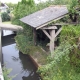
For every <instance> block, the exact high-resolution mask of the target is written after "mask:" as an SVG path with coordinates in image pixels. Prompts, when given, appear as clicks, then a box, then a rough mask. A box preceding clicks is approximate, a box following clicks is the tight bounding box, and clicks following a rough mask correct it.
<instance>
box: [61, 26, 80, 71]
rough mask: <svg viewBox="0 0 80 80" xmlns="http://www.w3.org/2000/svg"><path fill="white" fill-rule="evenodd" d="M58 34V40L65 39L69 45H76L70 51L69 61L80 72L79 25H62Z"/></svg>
mask: <svg viewBox="0 0 80 80" xmlns="http://www.w3.org/2000/svg"><path fill="white" fill-rule="evenodd" d="M60 36H61V37H60V42H62V41H65V40H67V41H69V43H70V44H71V45H74V44H76V45H78V46H77V47H74V48H73V49H72V51H71V52H70V63H71V64H72V65H74V67H75V69H76V71H77V72H80V70H79V67H80V25H76V26H73V25H70V26H64V27H63V30H62V32H61V35H60Z"/></svg>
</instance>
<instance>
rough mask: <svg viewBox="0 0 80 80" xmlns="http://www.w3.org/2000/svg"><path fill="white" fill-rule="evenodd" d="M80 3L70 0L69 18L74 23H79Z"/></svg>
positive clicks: (76, 0) (77, 0)
mask: <svg viewBox="0 0 80 80" xmlns="http://www.w3.org/2000/svg"><path fill="white" fill-rule="evenodd" d="M79 4H80V1H79V0H70V3H69V5H68V10H69V16H70V19H71V20H72V22H77V21H78V16H79V14H80V13H79V11H78V10H77V9H78V8H79V9H80V5H79Z"/></svg>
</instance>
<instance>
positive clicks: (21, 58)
mask: <svg viewBox="0 0 80 80" xmlns="http://www.w3.org/2000/svg"><path fill="white" fill-rule="evenodd" d="M14 36H15V34H13V32H10V31H5V30H4V33H3V37H2V53H3V62H4V64H5V65H6V68H8V69H12V71H11V73H10V74H9V75H10V76H15V75H16V77H14V78H13V80H40V77H39V75H38V74H37V73H36V70H37V68H36V67H35V65H34V64H33V62H32V61H31V59H30V58H29V56H28V55H24V54H22V53H21V52H20V51H19V50H18V49H17V48H16V43H15V40H14Z"/></svg>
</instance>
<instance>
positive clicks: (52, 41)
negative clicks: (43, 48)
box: [50, 30, 55, 57]
mask: <svg viewBox="0 0 80 80" xmlns="http://www.w3.org/2000/svg"><path fill="white" fill-rule="evenodd" d="M50 35H51V38H52V40H51V41H50V52H51V57H53V55H54V53H53V52H54V40H55V30H51V31H50Z"/></svg>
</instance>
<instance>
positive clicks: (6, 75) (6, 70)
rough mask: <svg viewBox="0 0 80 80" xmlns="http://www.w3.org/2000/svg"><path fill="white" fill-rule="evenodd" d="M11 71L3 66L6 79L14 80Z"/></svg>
mask: <svg viewBox="0 0 80 80" xmlns="http://www.w3.org/2000/svg"><path fill="white" fill-rule="evenodd" d="M11 71H12V70H11V69H7V68H6V67H3V76H4V80H12V78H13V77H10V76H9V74H10V72H11Z"/></svg>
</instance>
